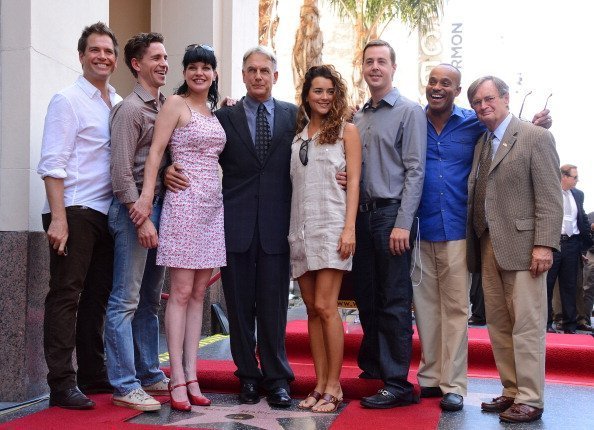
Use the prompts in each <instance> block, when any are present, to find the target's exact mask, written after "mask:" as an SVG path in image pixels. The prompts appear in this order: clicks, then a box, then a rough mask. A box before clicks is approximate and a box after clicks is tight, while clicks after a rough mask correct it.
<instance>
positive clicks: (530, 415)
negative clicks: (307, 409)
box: [499, 403, 544, 423]
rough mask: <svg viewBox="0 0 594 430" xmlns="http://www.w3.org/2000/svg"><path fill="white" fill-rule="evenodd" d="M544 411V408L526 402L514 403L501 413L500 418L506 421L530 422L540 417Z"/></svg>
mask: <svg viewBox="0 0 594 430" xmlns="http://www.w3.org/2000/svg"><path fill="white" fill-rule="evenodd" d="M543 411H544V409H540V408H535V407H534V406H528V405H525V404H524V403H514V404H513V405H512V406H511V407H510V408H509V409H508V410H506V411H505V412H501V413H500V414H499V419H500V420H501V421H504V422H506V423H529V422H531V421H536V420H538V419H540V417H541V416H542V412H543Z"/></svg>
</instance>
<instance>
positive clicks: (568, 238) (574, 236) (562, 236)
mask: <svg viewBox="0 0 594 430" xmlns="http://www.w3.org/2000/svg"><path fill="white" fill-rule="evenodd" d="M579 236H580V235H579V234H572V235H571V236H568V235H566V234H562V235H561V242H565V241H567V240H573V239H577V238H578V237H579Z"/></svg>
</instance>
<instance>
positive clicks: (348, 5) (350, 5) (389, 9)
mask: <svg viewBox="0 0 594 430" xmlns="http://www.w3.org/2000/svg"><path fill="white" fill-rule="evenodd" d="M328 1H329V2H330V4H331V5H332V6H333V7H334V8H335V9H336V11H337V12H338V14H339V16H340V17H341V18H343V19H347V20H348V21H350V22H351V24H352V25H353V27H354V29H355V42H354V44H355V45H354V58H353V75H352V79H353V91H354V94H353V96H352V99H353V102H354V103H355V104H356V105H360V104H361V103H363V102H364V100H365V99H366V89H365V86H364V84H363V75H362V71H361V66H362V63H363V48H364V47H365V45H366V44H367V42H369V41H370V40H374V39H379V38H380V37H381V35H382V33H383V32H384V30H385V29H386V27H387V26H388V24H390V22H392V20H394V19H396V18H397V19H399V20H400V21H401V22H402V23H404V24H406V25H408V26H409V28H410V29H411V31H412V30H415V29H418V30H419V31H420V32H421V33H424V32H426V31H428V30H430V29H431V28H432V25H433V22H434V20H435V19H436V18H437V17H438V16H439V14H440V13H441V12H442V11H443V0H328Z"/></svg>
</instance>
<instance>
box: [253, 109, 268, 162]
mask: <svg viewBox="0 0 594 430" xmlns="http://www.w3.org/2000/svg"><path fill="white" fill-rule="evenodd" d="M255 144H256V145H255V146H256V154H257V155H258V160H260V163H264V160H265V159H266V153H267V152H268V148H269V147H270V125H269V124H268V118H266V107H265V106H264V105H263V104H262V103H260V106H258V113H257V114H256V142H255Z"/></svg>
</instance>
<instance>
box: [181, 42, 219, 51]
mask: <svg viewBox="0 0 594 430" xmlns="http://www.w3.org/2000/svg"><path fill="white" fill-rule="evenodd" d="M196 48H202V49H206V50H207V51H212V52H214V48H213V47H212V46H210V45H199V44H198V43H192V44H191V45H188V46H186V51H189V50H191V49H196Z"/></svg>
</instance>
